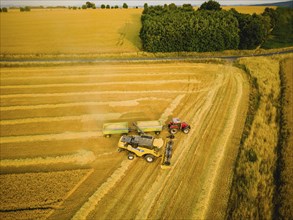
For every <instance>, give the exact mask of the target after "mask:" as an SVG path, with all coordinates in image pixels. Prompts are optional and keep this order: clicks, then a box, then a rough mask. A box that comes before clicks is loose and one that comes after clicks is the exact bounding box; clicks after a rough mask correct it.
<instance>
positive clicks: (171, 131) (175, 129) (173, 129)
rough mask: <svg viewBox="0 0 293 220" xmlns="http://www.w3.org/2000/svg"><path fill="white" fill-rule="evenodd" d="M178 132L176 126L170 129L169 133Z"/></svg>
mask: <svg viewBox="0 0 293 220" xmlns="http://www.w3.org/2000/svg"><path fill="white" fill-rule="evenodd" d="M177 132H178V129H177V128H172V129H171V130H170V133H171V134H176V133H177Z"/></svg>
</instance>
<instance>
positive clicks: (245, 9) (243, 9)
mask: <svg viewBox="0 0 293 220" xmlns="http://www.w3.org/2000/svg"><path fill="white" fill-rule="evenodd" d="M266 7H270V8H274V9H275V8H277V7H276V6H223V7H222V8H223V9H224V10H230V9H231V8H235V9H236V11H238V12H239V13H243V14H253V13H256V14H261V13H263V12H264V10H265V8H266Z"/></svg>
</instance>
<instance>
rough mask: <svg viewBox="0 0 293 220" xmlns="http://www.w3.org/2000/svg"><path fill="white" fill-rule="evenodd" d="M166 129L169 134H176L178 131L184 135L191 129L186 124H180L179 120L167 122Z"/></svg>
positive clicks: (174, 119)
mask: <svg viewBox="0 0 293 220" xmlns="http://www.w3.org/2000/svg"><path fill="white" fill-rule="evenodd" d="M168 128H169V132H170V133H171V134H176V133H177V132H178V131H179V130H181V131H183V133H184V134H188V133H189V131H190V128H191V127H190V125H188V124H187V123H186V122H181V121H180V119H179V118H173V119H172V121H170V122H169V124H168Z"/></svg>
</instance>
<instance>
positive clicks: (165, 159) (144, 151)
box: [103, 118, 190, 168]
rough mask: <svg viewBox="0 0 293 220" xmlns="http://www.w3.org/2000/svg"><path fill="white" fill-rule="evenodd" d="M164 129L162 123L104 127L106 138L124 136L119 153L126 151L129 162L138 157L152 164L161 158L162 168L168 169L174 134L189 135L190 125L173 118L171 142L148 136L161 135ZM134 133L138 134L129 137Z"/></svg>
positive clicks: (120, 123)
mask: <svg viewBox="0 0 293 220" xmlns="http://www.w3.org/2000/svg"><path fill="white" fill-rule="evenodd" d="M164 127H165V126H163V124H162V122H161V121H138V122H136V123H133V127H128V123H127V122H116V123H106V124H104V125H103V134H104V136H105V137H110V136H111V135H112V134H122V136H121V137H120V139H119V142H118V151H119V152H121V151H126V152H127V154H128V159H129V160H133V159H134V158H135V156H137V157H143V158H144V159H145V160H146V161H147V162H148V163H152V162H154V161H155V159H156V158H159V157H161V158H162V168H168V167H169V166H170V164H171V163H170V160H171V157H172V148H173V145H174V142H173V139H174V134H176V133H177V132H178V131H179V130H181V131H182V132H183V133H184V134H188V133H189V131H190V125H188V124H187V123H186V122H181V121H180V120H179V119H178V118H173V119H172V120H171V121H170V122H169V123H168V131H169V132H170V133H171V134H170V135H169V136H167V138H168V139H169V140H166V141H165V140H163V139H162V138H159V137H154V136H152V135H149V134H146V132H154V133H155V134H156V135H159V134H160V132H161V131H163V129H164ZM132 131H134V132H136V133H137V134H134V135H129V134H128V133H129V132H132Z"/></svg>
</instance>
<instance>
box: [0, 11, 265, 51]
mask: <svg viewBox="0 0 293 220" xmlns="http://www.w3.org/2000/svg"><path fill="white" fill-rule="evenodd" d="M223 8H224V9H225V10H229V9H230V8H231V7H223ZM234 8H235V9H236V10H237V11H239V12H241V13H249V14H252V13H258V14H259V13H262V12H263V10H264V9H265V7H263V6H260V7H257V6H238V7H234ZM142 10H143V9H127V10H125V9H115V10H101V9H97V10H68V9H53V10H48V9H33V10H32V11H31V12H28V13H23V12H19V11H18V10H11V11H9V13H1V14H0V16H1V38H0V40H1V53H2V54H84V53H92V54H100V53H130V52H132V53H133V52H137V51H140V48H141V42H140V38H139V31H140V27H141V23H140V16H141V13H142Z"/></svg>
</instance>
